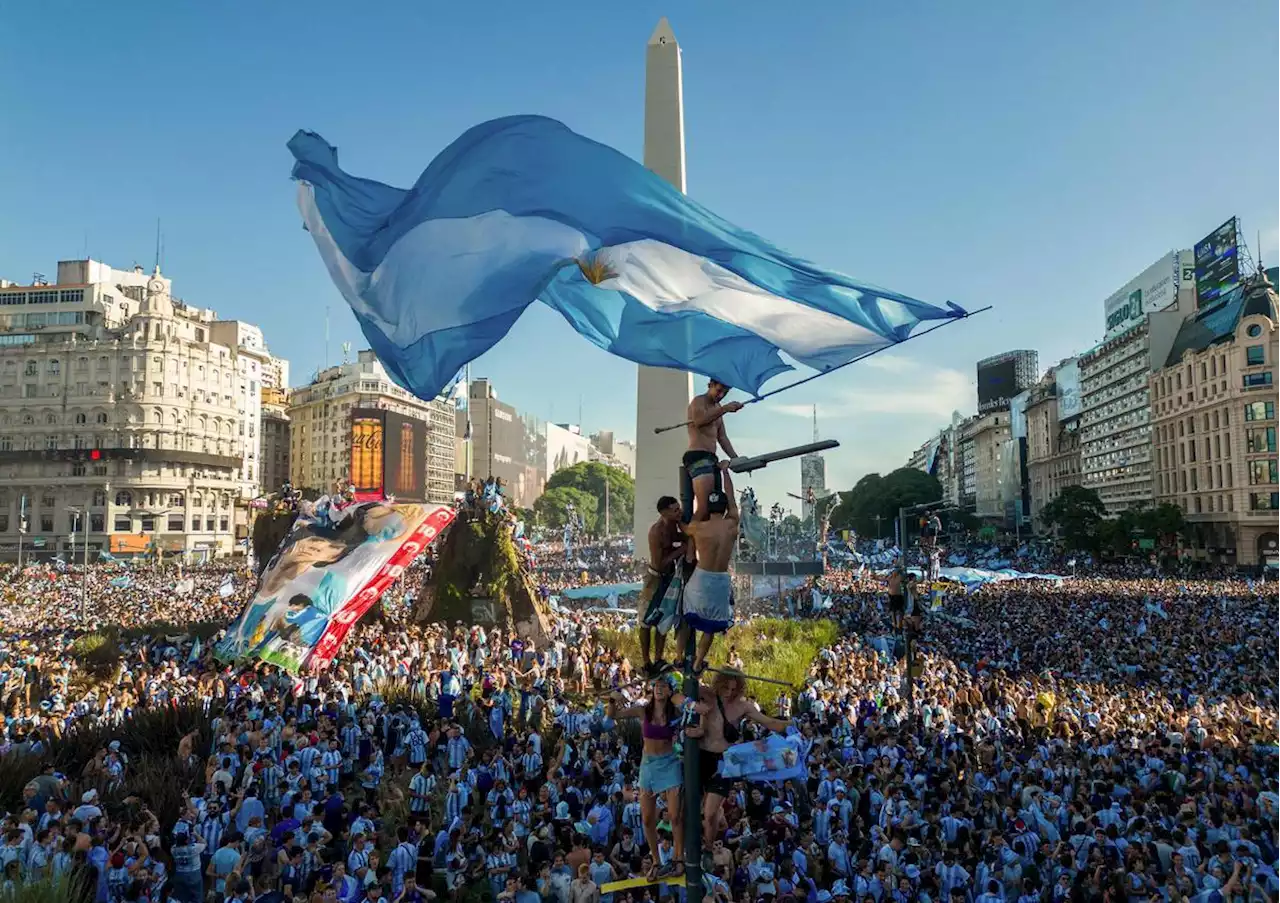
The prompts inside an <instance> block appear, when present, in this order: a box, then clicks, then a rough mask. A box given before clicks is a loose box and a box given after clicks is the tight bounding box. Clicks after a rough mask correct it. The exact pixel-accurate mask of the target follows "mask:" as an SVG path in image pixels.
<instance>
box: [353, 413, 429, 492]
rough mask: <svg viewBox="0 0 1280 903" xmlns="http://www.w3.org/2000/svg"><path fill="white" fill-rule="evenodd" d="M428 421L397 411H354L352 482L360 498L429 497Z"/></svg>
mask: <svg viewBox="0 0 1280 903" xmlns="http://www.w3.org/2000/svg"><path fill="white" fill-rule="evenodd" d="M426 468H427V425H426V424H425V423H423V422H422V421H421V420H416V419H414V418H412V417H405V416H404V415H402V414H397V413H395V412H394V411H384V410H381V409H378V408H354V409H352V411H351V467H350V474H351V486H352V489H354V490H355V495H356V499H358V500H359V501H380V500H382V499H387V498H395V499H397V500H401V501H408V502H421V501H424V500H425V499H426V491H427V487H426V482H427V481H426Z"/></svg>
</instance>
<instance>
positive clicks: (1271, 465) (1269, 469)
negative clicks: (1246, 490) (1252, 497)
mask: <svg viewBox="0 0 1280 903" xmlns="http://www.w3.org/2000/svg"><path fill="white" fill-rule="evenodd" d="M1276 482H1280V480H1278V479H1277V474H1276V461H1275V459H1274V458H1273V459H1272V460H1270V461H1250V462H1249V485H1250V486H1258V485H1263V484H1266V483H1276Z"/></svg>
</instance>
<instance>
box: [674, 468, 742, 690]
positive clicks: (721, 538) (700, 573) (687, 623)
mask: <svg viewBox="0 0 1280 903" xmlns="http://www.w3.org/2000/svg"><path fill="white" fill-rule="evenodd" d="M719 466H720V470H721V474H722V477H723V489H722V490H717V491H715V492H712V493H710V494H709V495H708V496H707V499H706V512H707V518H708V519H707V520H700V521H694V522H693V523H691V524H689V525H688V526H687V527H686V529H687V530H688V532H689V535H690V537H691V538H692V539H693V542H692V543H691V546H692V547H693V549H694V551H695V553H696V556H697V557H696V561H697V565H696V567H694V569H693V573H692V574H691V575H690V576H689V580H688V582H687V583H685V586H684V627H683V628H682V630H681V633H680V636H679V639H678V640H677V642H678V643H679V648H680V649H686V648H687V645H686V641H687V640H688V637H689V633H688V631H694V632H701V634H702V635H701V636H700V637H699V638H698V643H697V649H696V651H695V652H694V656H693V672H694V674H701V673H702V670H703V669H704V668H705V667H706V664H707V654H708V653H709V652H710V651H711V644H712V642H714V641H715V638H716V636H717V635H718V634H722V633H724V632H726V631H727V630H728V629H729V628H730V626H732V624H733V583H732V582H731V580H730V578H729V560H730V559H731V558H732V557H733V550H734V548H735V547H736V546H737V544H738V501H737V499H736V498H734V494H733V480H732V478H731V477H730V476H729V470H728V467H729V462H728V461H722V462H720V465H719Z"/></svg>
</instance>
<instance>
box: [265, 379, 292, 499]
mask: <svg viewBox="0 0 1280 903" xmlns="http://www.w3.org/2000/svg"><path fill="white" fill-rule="evenodd" d="M261 405H262V431H261V434H260V435H261V439H260V441H259V442H258V461H259V467H260V471H261V476H262V492H263V493H271V492H277V491H279V489H280V487H281V486H283V485H284V483H285V481H287V480H289V479H290V477H289V431H290V430H289V394H288V393H287V392H286V391H284V390H283V389H277V388H274V387H270V386H264V387H263V389H262V401H261Z"/></svg>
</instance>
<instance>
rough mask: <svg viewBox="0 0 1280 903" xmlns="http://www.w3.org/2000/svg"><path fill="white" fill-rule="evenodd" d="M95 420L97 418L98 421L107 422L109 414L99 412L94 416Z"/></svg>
mask: <svg viewBox="0 0 1280 903" xmlns="http://www.w3.org/2000/svg"><path fill="white" fill-rule="evenodd" d="M94 420H96V421H97V422H98V423H106V422H107V415H106V413H104V412H99V414H98V415H97V416H96V417H95V418H94Z"/></svg>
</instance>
